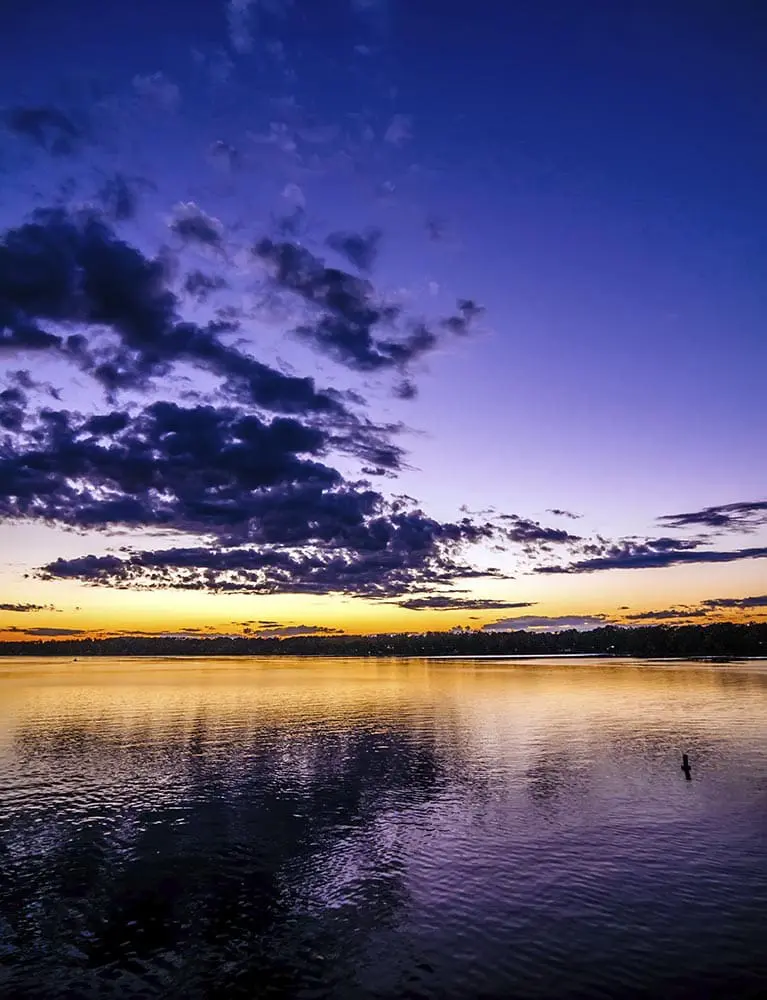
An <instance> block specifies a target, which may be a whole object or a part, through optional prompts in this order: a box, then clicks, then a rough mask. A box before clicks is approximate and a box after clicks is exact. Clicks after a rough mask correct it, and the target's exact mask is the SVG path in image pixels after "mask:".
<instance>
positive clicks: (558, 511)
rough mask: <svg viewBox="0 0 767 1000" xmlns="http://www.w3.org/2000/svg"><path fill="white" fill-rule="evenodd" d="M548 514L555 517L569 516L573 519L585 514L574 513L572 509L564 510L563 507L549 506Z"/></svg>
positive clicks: (575, 519)
mask: <svg viewBox="0 0 767 1000" xmlns="http://www.w3.org/2000/svg"><path fill="white" fill-rule="evenodd" d="M546 513H547V514H553V515H554V517H569V518H572V520H573V521H577V520H578V519H579V518H581V517H583V514H574V513H573V512H572V511H571V510H563V509H562V508H561V507H549V508H548V509H547V511H546Z"/></svg>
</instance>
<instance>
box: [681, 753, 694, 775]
mask: <svg viewBox="0 0 767 1000" xmlns="http://www.w3.org/2000/svg"><path fill="white" fill-rule="evenodd" d="M682 770H683V771H684V776H685V778H687V780H688V781H691V780H692V768H691V767H690V758H689V757H688V756H687V754H686V753H683V754H682Z"/></svg>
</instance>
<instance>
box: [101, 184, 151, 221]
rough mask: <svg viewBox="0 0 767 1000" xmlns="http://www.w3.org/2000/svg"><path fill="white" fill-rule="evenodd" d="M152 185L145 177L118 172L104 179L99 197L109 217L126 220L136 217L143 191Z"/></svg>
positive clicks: (115, 219)
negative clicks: (128, 175) (129, 175)
mask: <svg viewBox="0 0 767 1000" xmlns="http://www.w3.org/2000/svg"><path fill="white" fill-rule="evenodd" d="M152 187H153V185H152V184H151V182H150V181H147V180H146V179H145V178H143V177H126V176H125V175H124V174H121V173H119V172H118V173H115V174H113V175H112V176H111V177H108V178H107V179H106V180H105V181H104V183H103V184H102V186H101V188H100V189H99V191H98V193H97V199H98V201H99V203H100V205H101V206H102V209H103V211H104V214H105V216H106V217H107V218H108V219H113V220H114V221H115V222H125V221H126V220H128V219H133V218H134V217H135V215H136V212H137V210H138V204H139V198H140V195H141V192H142V191H145V190H147V189H151V188H152Z"/></svg>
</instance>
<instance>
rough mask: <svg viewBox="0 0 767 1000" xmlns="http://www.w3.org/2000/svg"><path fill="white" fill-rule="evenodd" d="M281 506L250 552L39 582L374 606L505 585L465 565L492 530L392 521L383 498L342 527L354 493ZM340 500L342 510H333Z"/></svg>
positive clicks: (124, 564) (120, 560)
mask: <svg viewBox="0 0 767 1000" xmlns="http://www.w3.org/2000/svg"><path fill="white" fill-rule="evenodd" d="M278 497H279V491H270V492H269V493H267V494H263V495H262V499H263V502H264V503H265V504H266V507H267V509H268V514H269V515H270V516H262V517H261V518H260V519H258V518H257V519H255V520H254V522H253V524H252V525H251V526H250V530H249V544H237V545H226V546H222V545H220V544H219V545H218V546H217V547H213V546H206V547H202V546H194V547H185V548H170V549H162V550H159V551H138V552H129V553H127V554H125V555H121V556H116V555H106V556H83V557H79V558H74V559H57V560H55V561H54V562H52V563H49V564H48V565H47V566H45V567H44V568H43V569H42V570H41V571H40V574H39V575H40V576H41V577H42V578H43V579H47V580H52V579H75V580H81V581H83V582H85V583H90V584H93V585H99V586H111V587H117V588H121V587H122V588H124V587H130V588H134V589H138V588H159V589H164V588H174V589H179V590H209V591H212V592H217V593H227V592H228V593H236V592H239V593H253V594H258V593H260V594H275V593H318V594H328V593H343V594H349V595H351V596H368V597H398V596H401V595H404V594H407V593H408V592H409V591H412V590H413V589H414V588H415V587H423V586H445V585H446V584H448V583H453V582H455V581H457V580H477V579H483V578H487V577H496V578H503V574H502V573H501V572H500V570H498V569H494V568H490V569H484V568H483V569H475V568H474V567H472V566H469V565H467V564H466V563H465V562H464V561H463V559H462V551H463V549H464V547H465V546H466V545H470V544H476V543H477V542H478V541H480V540H482V539H484V538H487V537H489V536H491V535H492V533H493V528H492V526H491V525H477V524H473V523H471V522H469V521H463V522H458V523H454V524H445V523H439V522H437V521H433V520H432V519H430V518H427V517H425V515H423V514H422V513H421V512H420V511H417V510H415V511H409V512H398V513H393V512H392V511H391V509H390V508H389V509H387V508H386V505H385V504H384V503H383V502H382V501H381V500H380V498H375V499H374V503H375V507H376V508H383V510H382V511H380V512H379V511H378V510H377V511H376V513H375V514H374V515H372V516H370V515H366V514H364V513H362V512H361V510H360V508H359V507H357V510H356V514H355V515H354V516H353V517H351V518H343V517H342V516H341V510H340V509H339V507H340V508H341V509H343V508H346V509H347V510H348V511H349V513H350V514H351V513H352V512H353V511H354V510H355V505H357V503H358V501H357V496H356V493H352V492H351V491H349V492H347V493H346V494H345V495H333V494H330V495H329V496H326V497H325V503H324V506H325V508H326V511H325V512H324V513H323V496H322V493H321V492H320V491H319V490H317V491H316V492H315V494H314V498H313V501H312V502H311V503H310V504H309V505H308V506H304V505H299V506H298V508H295V505H291V503H290V496H289V495H288V496H286V498H285V502H284V503H280V501H279V499H278ZM334 498H335V499H340V500H342V501H345V502H342V503H341V504H340V505H339V504H331V503H330V501H331V500H333V499H334ZM368 502H370V501H368ZM291 506H293V509H292V510H291ZM129 513H132V510H130V511H129ZM254 543H255V544H254Z"/></svg>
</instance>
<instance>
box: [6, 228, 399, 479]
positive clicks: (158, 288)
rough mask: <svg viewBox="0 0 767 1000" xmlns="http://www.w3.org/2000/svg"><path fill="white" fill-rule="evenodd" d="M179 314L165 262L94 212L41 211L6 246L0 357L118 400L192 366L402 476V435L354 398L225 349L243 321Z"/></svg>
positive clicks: (234, 394)
mask: <svg viewBox="0 0 767 1000" xmlns="http://www.w3.org/2000/svg"><path fill="white" fill-rule="evenodd" d="M189 225H190V228H191V230H192V231H194V232H196V234H197V236H198V238H205V233H206V232H207V228H206V227H207V223H205V220H200V219H199V218H198V217H197V216H194V217H193V218H192V220H191V222H190V223H189ZM21 276H23V279H24V280H21ZM179 308H180V302H179V300H178V298H177V296H176V295H175V294H174V292H173V291H172V290H171V289H170V287H169V286H168V277H167V274H166V267H165V265H164V263H163V261H162V260H158V259H152V258H148V257H146V256H144V255H143V254H142V253H141V252H140V251H139V250H138V249H136V248H134V247H132V246H131V245H129V244H128V243H125V242H123V241H122V240H120V239H118V238H117V237H116V235H115V233H114V232H113V230H112V229H111V228H110V226H109V225H108V224H107V223H106V222H104V220H103V219H101V218H99V217H97V216H96V215H94V213H92V212H77V213H67V212H65V211H63V210H58V209H56V210H50V211H46V212H38V213H36V215H35V217H34V220H33V221H32V222H29V223H26V224H24V225H22V226H20V227H18V228H16V229H12V230H9V231H7V232H6V233H5V235H4V238H3V240H2V242H0V353H3V354H5V355H6V356H8V355H18V356H25V355H28V354H30V353H35V354H37V355H40V354H42V353H44V352H47V353H48V354H51V355H53V356H54V357H55V358H58V359H61V360H65V361H68V362H69V363H70V364H73V365H75V366H76V367H77V368H79V369H80V370H81V371H83V372H84V373H86V374H87V375H89V376H91V377H92V378H94V379H95V380H96V382H97V383H99V384H100V385H101V386H102V387H103V389H104V390H105V391H106V393H107V394H108V396H109V398H110V400H112V399H113V398H114V397H115V395H116V394H117V393H120V392H124V391H127V390H134V391H135V390H147V389H148V388H149V387H150V386H151V385H152V383H153V380H156V379H157V378H158V377H163V378H165V379H166V380H167V378H168V376H169V375H172V373H173V366H174V365H176V364H179V363H185V364H191V365H193V366H195V367H197V368H200V369H205V370H207V371H208V372H209V373H210V374H211V375H213V376H216V377H218V378H219V379H221V380H222V381H223V386H222V388H223V389H224V390H225V392H226V394H227V396H228V398H229V399H230V400H232V401H233V402H237V403H239V404H241V405H248V406H256V407H259V408H262V409H266V410H271V411H276V412H283V413H290V414H293V415H303V416H304V417H305V418H306V419H307V420H310V421H312V422H315V423H320V422H321V423H322V424H323V425H324V426H325V427H326V428H327V430H328V432H330V429H331V428H332V430H333V433H332V435H330V433H329V434H328V440H329V441H330V440H331V438H332V444H333V446H334V447H335V448H338V449H339V450H346V451H349V452H350V453H351V454H355V455H357V456H358V457H361V458H364V460H365V461H366V462H369V463H370V466H371V467H377V468H389V469H391V468H396V467H398V465H399V463H400V460H401V449H400V448H399V447H398V446H397V445H396V444H395V443H394V442H393V440H392V428H382V427H378V426H377V425H375V424H373V423H372V422H371V421H369V420H368V419H367V418H365V417H362V416H359V415H358V414H357V413H356V412H353V410H352V409H351V408H350V407H349V405H348V404H347V402H346V401H345V400H346V399H348V396H347V397H344V396H342V394H341V393H338V392H336V391H334V390H319V389H317V388H316V386H315V383H314V380H313V379H312V378H309V377H298V376H293V375H286V374H283V373H282V372H280V371H278V370H277V369H275V368H273V367H272V366H270V365H267V364H265V363H263V362H261V361H258V360H257V359H256V358H255V357H253V356H252V355H250V354H247V353H245V352H244V351H243V350H241V349H239V348H236V347H232V346H230V345H229V344H227V343H226V340H225V337H226V336H227V335H231V334H234V333H237V332H239V330H240V325H239V322H238V320H237V319H235V318H228V319H226V320H222V319H218V320H215V321H211V322H208V323H206V324H204V325H200V324H197V323H192V322H189V321H183V320H182V319H181V318H180V316H179ZM73 325H75V326H76V327H77V328H78V329H77V332H76V333H73V332H71V328H72V326H73ZM54 328H55V329H58V330H59V331H61V332H53V329H54Z"/></svg>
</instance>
